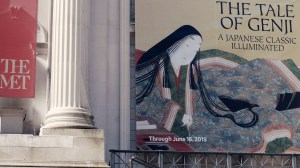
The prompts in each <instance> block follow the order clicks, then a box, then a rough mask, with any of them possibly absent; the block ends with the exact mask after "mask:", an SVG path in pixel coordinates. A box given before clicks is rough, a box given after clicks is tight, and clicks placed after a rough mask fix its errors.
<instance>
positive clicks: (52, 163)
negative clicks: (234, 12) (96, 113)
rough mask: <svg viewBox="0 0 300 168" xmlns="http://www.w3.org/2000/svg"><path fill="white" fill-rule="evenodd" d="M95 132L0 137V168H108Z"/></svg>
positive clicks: (59, 131)
mask: <svg viewBox="0 0 300 168" xmlns="http://www.w3.org/2000/svg"><path fill="white" fill-rule="evenodd" d="M104 152H105V150H104V135H103V131H102V130H98V129H53V130H52V129H45V130H44V132H43V134H41V135H40V136H32V135H21V134H20V135H12V134H6V135H5V134H2V135H0V167H1V166H14V167H22V166H23V167H24V166H27V167H28V166H29V167H31V166H32V167H34V166H40V167H108V166H107V164H106V163H105V161H104Z"/></svg>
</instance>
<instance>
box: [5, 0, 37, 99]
mask: <svg viewBox="0 0 300 168" xmlns="http://www.w3.org/2000/svg"><path fill="white" fill-rule="evenodd" d="M36 32H37V0H1V1H0V96H1V97H17V98H29V97H34V92H35V63H36V60H35V59H36Z"/></svg>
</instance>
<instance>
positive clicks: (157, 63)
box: [136, 25, 258, 127]
mask: <svg viewBox="0 0 300 168" xmlns="http://www.w3.org/2000/svg"><path fill="white" fill-rule="evenodd" d="M191 35H198V36H200V37H201V38H202V36H201V34H200V32H199V31H198V30H196V29H195V28H194V27H192V26H190V25H184V26H181V27H180V28H178V29H177V30H175V31H174V32H173V33H171V34H170V35H168V36H167V37H165V38H164V39H163V40H161V41H160V42H158V43H157V44H156V45H154V46H153V47H151V48H150V49H149V50H148V51H146V52H145V53H144V54H143V55H142V56H141V58H140V59H139V60H138V62H137V64H136V72H138V73H137V74H139V72H141V71H143V70H144V69H147V71H146V72H145V73H141V75H138V76H137V77H136V84H137V86H138V85H139V84H142V83H144V85H143V88H142V89H140V91H139V93H137V95H136V103H137V104H139V103H141V102H142V101H143V99H144V98H145V97H146V96H148V95H149V94H150V93H151V91H152V90H153V87H154V85H155V80H156V76H157V74H158V72H159V70H160V69H161V68H162V67H167V66H168V64H169V63H170V57H169V53H168V50H169V49H170V47H171V46H173V45H174V44H176V43H177V42H178V41H180V40H182V39H183V38H185V37H187V36H191ZM198 52H200V51H198ZM197 55H198V56H195V58H194V59H193V60H192V61H191V63H190V67H191V70H190V74H189V79H190V80H189V85H190V89H193V90H198V91H199V93H200V96H201V98H202V101H203V103H204V105H205V107H206V109H207V110H208V111H209V112H210V113H211V114H212V115H213V116H215V117H224V118H228V119H230V120H232V121H233V122H234V123H235V124H236V125H238V126H240V127H252V126H254V125H255V124H256V123H257V121H258V115H257V114H256V113H255V112H253V111H252V107H251V108H249V110H250V112H251V113H252V114H253V117H252V119H251V121H246V122H245V121H244V120H237V119H236V118H235V117H236V116H235V114H233V113H232V112H233V111H231V110H230V109H229V108H227V107H225V106H224V105H223V104H221V103H217V102H216V101H215V100H213V99H212V97H211V96H210V94H209V92H208V90H207V89H206V87H205V84H204V81H203V78H202V73H201V70H200V58H199V55H200V54H199V53H198V54H197ZM192 67H194V68H195V71H196V74H193V70H192ZM168 73H169V72H168V69H167V68H165V69H164V72H163V87H165V88H170V84H169V77H168V76H169V75H168ZM195 76H196V77H197V78H195ZM222 100H224V98H223V99H222ZM233 102H234V101H233ZM246 108H248V107H246ZM241 109H243V108H241ZM217 111H222V114H220V112H217ZM224 112H225V114H224ZM248 120H249V119H248Z"/></svg>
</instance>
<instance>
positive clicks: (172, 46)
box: [136, 25, 258, 137]
mask: <svg viewBox="0 0 300 168" xmlns="http://www.w3.org/2000/svg"><path fill="white" fill-rule="evenodd" d="M201 45H202V36H201V34H200V33H199V32H198V31H197V30H196V29H195V28H194V27H192V26H189V25H185V26H182V27H180V28H179V29H177V30H176V31H174V32H173V33H171V34H170V35H169V36H167V37H166V38H164V39H163V40H161V41H160V42H159V43H157V44H156V45H154V46H153V47H152V48H150V49H149V50H148V51H146V52H145V53H144V54H143V55H142V56H141V58H140V59H139V60H138V62H137V65H136V71H137V74H138V76H137V78H136V84H137V87H140V86H142V88H141V89H139V91H138V93H137V95H136V102H137V104H139V103H141V102H142V101H143V99H144V98H145V97H146V96H148V95H149V94H150V93H151V91H152V90H153V88H154V86H155V85H156V86H157V87H158V88H159V91H160V94H161V97H162V98H164V99H170V100H171V101H170V103H169V104H168V107H167V110H166V112H165V113H164V115H163V117H162V120H161V124H162V125H163V126H164V128H165V129H166V130H168V131H170V132H173V133H175V134H176V135H178V136H180V137H186V136H188V135H189V127H190V126H191V125H192V122H193V121H192V119H193V114H194V108H195V104H196V103H195V99H196V96H195V94H196V92H199V93H200V96H201V99H202V102H203V103H204V105H205V107H206V108H207V110H208V111H209V112H210V113H211V114H212V115H213V116H215V117H224V118H228V119H230V120H232V121H233V122H234V123H235V124H236V125H238V126H241V127H252V126H254V125H255V124H256V123H257V121H258V116H257V114H256V113H255V112H253V111H252V108H253V107H255V106H257V105H252V104H249V103H248V102H246V101H241V100H233V99H231V98H230V97H219V99H220V100H221V101H222V102H223V103H224V104H225V105H226V106H224V105H223V104H222V103H221V102H220V101H215V100H213V99H212V97H211V96H210V95H209V92H208V91H207V89H206V87H205V85H204V82H203V79H202V75H201V71H200V58H199V52H200V47H201ZM246 108H247V109H249V110H247V112H246V113H247V116H246V117H243V118H239V119H237V118H236V115H235V112H237V111H239V110H241V109H246Z"/></svg>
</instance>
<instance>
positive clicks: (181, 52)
mask: <svg viewBox="0 0 300 168" xmlns="http://www.w3.org/2000/svg"><path fill="white" fill-rule="evenodd" d="M201 44H202V38H201V37H200V36H199V35H190V36H187V37H185V38H184V39H182V41H179V43H176V44H174V46H172V47H171V49H170V51H169V55H170V59H171V61H172V63H174V64H177V65H187V64H189V63H191V62H192V60H193V59H194V57H195V55H196V53H197V52H198V51H199V49H200V46H201Z"/></svg>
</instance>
